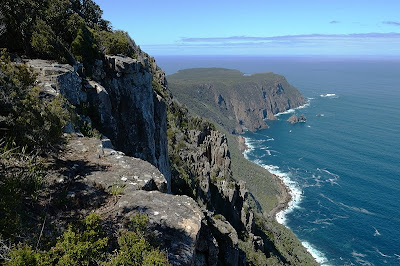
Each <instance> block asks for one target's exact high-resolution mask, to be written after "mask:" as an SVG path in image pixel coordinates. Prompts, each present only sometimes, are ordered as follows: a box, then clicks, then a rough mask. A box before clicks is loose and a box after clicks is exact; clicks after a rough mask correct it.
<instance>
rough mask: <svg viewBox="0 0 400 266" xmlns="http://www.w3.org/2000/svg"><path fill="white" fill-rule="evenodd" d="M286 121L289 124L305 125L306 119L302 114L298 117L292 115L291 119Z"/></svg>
mask: <svg viewBox="0 0 400 266" xmlns="http://www.w3.org/2000/svg"><path fill="white" fill-rule="evenodd" d="M287 121H288V122H289V123H291V124H297V123H305V122H306V121H307V118H306V116H305V115H304V114H301V115H300V116H297V115H296V114H294V115H292V116H291V117H289V119H288V120H287Z"/></svg>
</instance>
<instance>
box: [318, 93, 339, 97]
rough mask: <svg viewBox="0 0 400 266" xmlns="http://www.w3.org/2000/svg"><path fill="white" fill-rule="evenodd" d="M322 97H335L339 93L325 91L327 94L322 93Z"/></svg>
mask: <svg viewBox="0 0 400 266" xmlns="http://www.w3.org/2000/svg"><path fill="white" fill-rule="evenodd" d="M320 97H323V98H325V97H332V98H334V97H337V95H336V94H334V93H325V94H321V95H320Z"/></svg>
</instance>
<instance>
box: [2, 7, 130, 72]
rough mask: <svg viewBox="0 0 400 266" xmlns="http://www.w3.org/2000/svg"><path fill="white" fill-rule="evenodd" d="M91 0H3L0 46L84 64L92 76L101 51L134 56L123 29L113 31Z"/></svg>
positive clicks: (42, 56)
mask: <svg viewBox="0 0 400 266" xmlns="http://www.w3.org/2000/svg"><path fill="white" fill-rule="evenodd" d="M102 13H103V11H102V10H101V9H100V7H99V6H98V5H97V4H96V3H95V2H94V1H92V0H4V1H2V4H1V6H0V25H2V27H1V26H0V33H2V34H0V47H3V48H7V49H8V50H9V51H10V52H12V53H17V54H24V55H28V56H37V57H40V58H45V59H55V60H58V61H61V62H68V63H70V64H75V63H76V61H80V62H81V63H83V65H84V67H85V70H86V74H87V75H89V76H90V75H91V67H92V63H93V62H94V60H95V59H100V57H101V54H105V53H106V54H107V53H108V54H124V55H127V56H132V57H135V54H136V53H135V49H137V48H136V45H135V44H134V42H133V41H132V40H131V39H130V38H129V36H128V35H127V33H126V32H123V31H112V29H111V25H110V22H108V21H106V20H104V19H103V18H102Z"/></svg>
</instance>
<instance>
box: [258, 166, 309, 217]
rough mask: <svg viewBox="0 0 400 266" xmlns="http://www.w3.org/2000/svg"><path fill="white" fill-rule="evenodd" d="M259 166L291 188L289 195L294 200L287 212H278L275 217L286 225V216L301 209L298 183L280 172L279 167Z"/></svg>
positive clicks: (300, 192) (300, 194) (300, 193)
mask: <svg viewBox="0 0 400 266" xmlns="http://www.w3.org/2000/svg"><path fill="white" fill-rule="evenodd" d="M258 164H259V165H260V166H262V167H263V168H265V169H267V170H268V171H269V172H270V173H272V174H274V175H276V176H277V177H278V178H280V179H281V180H282V182H283V183H284V184H285V186H286V187H288V188H289V193H290V195H291V196H292V200H291V201H290V202H289V203H288V207H287V208H286V209H285V210H282V211H280V212H278V213H277V214H276V217H275V218H276V221H277V222H278V223H280V224H283V225H286V215H287V214H288V213H290V212H292V211H293V210H294V209H295V208H298V207H299V203H300V201H301V197H302V191H301V189H300V188H299V187H298V185H297V183H296V182H294V181H293V180H291V179H290V177H289V174H287V173H284V172H282V171H280V170H279V167H278V166H275V165H267V164H262V163H258Z"/></svg>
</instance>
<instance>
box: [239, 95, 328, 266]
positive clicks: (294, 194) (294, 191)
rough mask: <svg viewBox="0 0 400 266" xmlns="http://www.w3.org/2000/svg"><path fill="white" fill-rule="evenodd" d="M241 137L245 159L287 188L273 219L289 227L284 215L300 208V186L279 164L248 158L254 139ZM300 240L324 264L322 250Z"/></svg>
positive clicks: (305, 105)
mask: <svg viewBox="0 0 400 266" xmlns="http://www.w3.org/2000/svg"><path fill="white" fill-rule="evenodd" d="M311 99H313V98H308V101H307V103H305V104H304V105H302V106H299V107H297V108H293V109H289V110H286V111H284V112H281V113H278V114H276V115H275V117H279V116H280V115H284V114H290V113H294V112H296V110H299V109H303V108H307V107H308V106H310V100H311ZM242 137H243V136H242ZM243 139H244V140H245V145H246V147H247V148H246V150H245V151H244V152H243V155H244V157H245V158H246V159H247V160H249V161H251V162H253V163H256V164H258V165H260V166H261V167H263V168H264V169H266V170H268V171H269V172H270V173H271V174H274V175H275V176H277V177H278V178H279V179H280V180H281V181H282V182H283V184H284V185H285V186H286V187H287V189H288V191H289V193H290V196H291V200H290V201H289V202H288V204H287V207H286V208H285V209H283V210H281V211H279V212H278V213H277V214H276V216H275V219H276V221H277V222H278V223H280V224H282V225H284V226H286V227H287V228H289V226H288V225H287V224H286V222H287V219H286V215H287V214H289V213H291V212H292V211H293V210H295V209H296V208H300V206H299V204H300V202H301V200H302V197H303V195H302V194H303V193H302V190H301V188H300V187H299V185H298V184H297V183H296V182H295V181H293V180H292V179H291V178H290V173H285V172H283V171H281V170H280V168H279V166H275V165H268V164H263V163H262V162H261V161H260V160H254V161H252V160H250V159H249V157H248V154H249V153H251V152H252V151H253V150H254V149H255V146H254V145H253V144H254V141H253V140H252V139H251V138H248V137H243ZM289 229H290V228H289ZM300 241H301V243H302V245H303V246H304V247H305V248H306V249H307V251H308V252H309V253H310V254H311V255H312V256H313V257H314V259H315V260H316V261H317V262H318V263H320V264H322V265H326V263H327V262H328V260H327V258H326V257H325V255H324V254H323V253H322V252H320V251H318V250H317V249H316V248H315V247H313V246H312V244H310V243H309V242H307V241H302V240H301V239H300Z"/></svg>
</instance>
